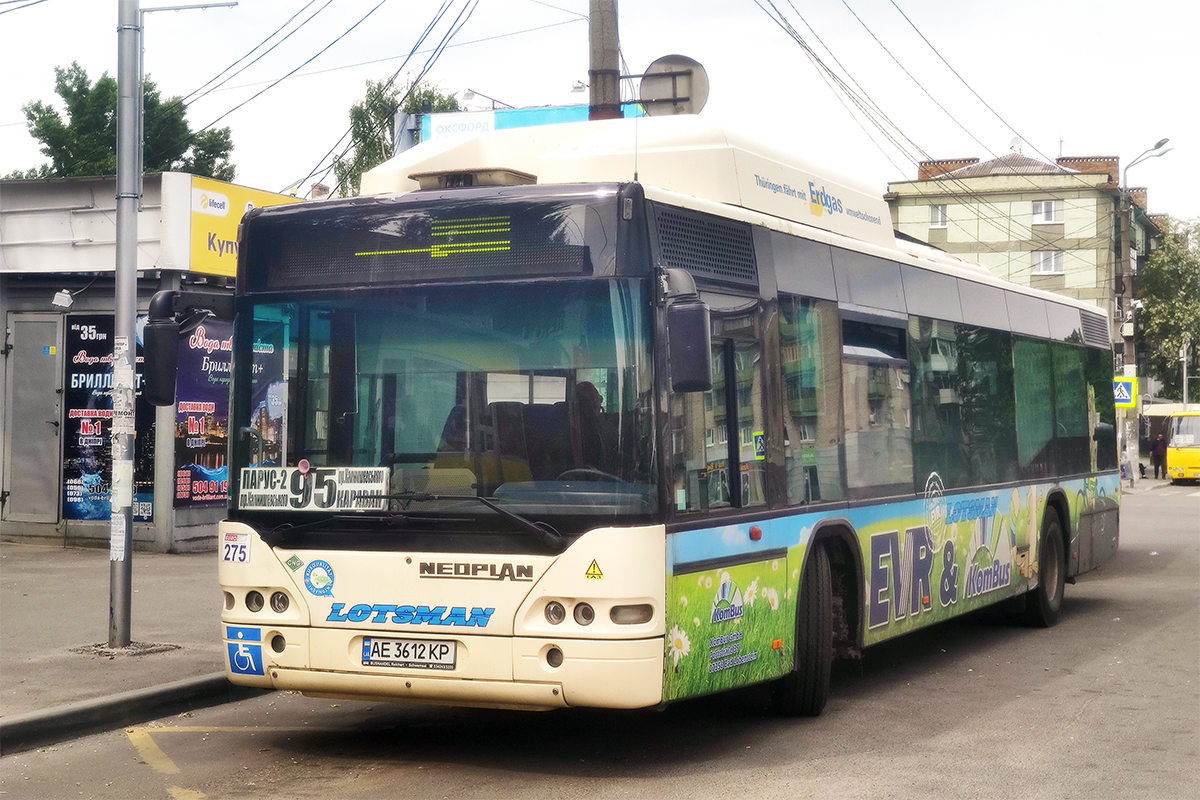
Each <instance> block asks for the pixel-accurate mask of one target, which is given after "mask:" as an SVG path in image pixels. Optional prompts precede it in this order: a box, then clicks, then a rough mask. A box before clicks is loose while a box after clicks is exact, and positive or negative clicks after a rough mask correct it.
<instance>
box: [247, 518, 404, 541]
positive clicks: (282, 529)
mask: <svg viewBox="0 0 1200 800" xmlns="http://www.w3.org/2000/svg"><path fill="white" fill-rule="evenodd" d="M408 520H409V516H408V515H407V514H389V515H388V516H386V517H366V516H359V515H354V514H330V515H328V516H325V517H321V518H320V519H314V520H309V521H308V522H302V523H300V524H299V525H293V524H291V523H288V522H285V523H283V524H282V525H276V526H275V527H274V528H272V529H271V530H269V531H267V532H265V533H263V534H261V535H262V538H263V541H264V542H266V543H267V544H269V545H271V546H272V547H275V546H276V545H278V544H281V543H282V542H283V540H284V539H285V538H286V537H288V536H290V535H292V534H294V533H302V532H304V531H309V530H312V529H314V528H320V527H323V526H325V525H328V524H330V523H331V522H359V523H361V522H364V521H378V522H387V523H403V522H408Z"/></svg>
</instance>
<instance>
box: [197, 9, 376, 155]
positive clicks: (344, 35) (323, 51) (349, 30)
mask: <svg viewBox="0 0 1200 800" xmlns="http://www.w3.org/2000/svg"><path fill="white" fill-rule="evenodd" d="M387 1H388V0H379V2H378V3H376V4H375V5H374V6H373V7H372V8H371V10H370V11H368V12H367V13H366V14H364V15H363V16H362V17H361V18H360V19H359V20H358V21H357V22H355V23H354V24H353V25H351V26H350V27H349V28H347V29H346V30H345V31H344V32H343V33H342V34H341V35H340V36H338V37H337V38H336V39H334V40H333V41H332V42H330V43H329V44H327V45H325V46H324V47H322V48H321V49H320V50H318V51H317V52H316V54H315V55H313V56H312V57H311V58H309V59H308V60H307V61H305V62H304V63H303V64H301V65H300V66H298V67H296V68H295V69H294V70H292V71H291V72H289V73H288V74H287V75H284V76H283V77H282V78H279V79H278V80H276V81H275V82H273V83H272V84H271V85H270V86H268V87H267V88H265V89H263V90H262V91H261V92H258V93H256V94H254V95H253V96H251V97H249V98H247V99H246V100H243V101H242V102H240V103H238V104H237V105H236V106H234V107H233V108H231V109H229V110H228V111H226V112H225V113H224V114H222V115H221V116H219V117H217V118H216V119H214V120H213V121H212V122H210V123H208V124H207V125H205V126H204V127H203V128H201V129H200V130H198V131H196V132H195V133H193V134H192V138H195V137H196V136H198V135H199V134H201V133H204V132H205V131H206V130H208V129H209V128H211V127H212V126H214V125H216V124H217V123H218V122H220V121H221V120H223V119H225V118H226V117H228V116H229V115H230V114H232V113H233V112H235V111H237V110H238V109H239V108H241V107H242V106H244V105H246V104H247V103H249V102H250V101H252V100H256V99H258V98H259V97H261V96H262V95H264V94H266V93H267V92H268V91H270V90H271V89H273V88H275V87H276V86H278V85H279V84H280V83H282V82H283V81H285V80H287V79H288V78H290V77H291V76H292V75H294V74H296V73H297V72H299V71H300V70H301V69H303V68H304V67H306V66H308V65H309V64H311V63H312V62H313V61H315V60H316V59H317V58H319V57H320V56H321V55H322V54H324V53H325V52H326V51H327V50H328V49H329V48H331V47H333V46H334V45H335V44H337V43H338V42H340V41H341V40H342V39H344V38H346V36H347V35H349V34H350V32H351V31H353V30H354V29H355V28H357V27H358V26H359V25H361V24H363V23H364V22H366V21H367V18H368V17H370V16H371V15H372V14H374V13H375V12H376V11H378V10H379V7H380V6H382V5H383V4H384V3H386V2H387Z"/></svg>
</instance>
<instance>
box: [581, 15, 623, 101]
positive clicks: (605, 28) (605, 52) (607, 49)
mask: <svg viewBox="0 0 1200 800" xmlns="http://www.w3.org/2000/svg"><path fill="white" fill-rule="evenodd" d="M588 39H589V43H590V48H589V58H588V86H589V89H590V92H589V106H590V108H589V110H588V119H620V118H621V69H620V51H619V49H618V45H617V0H591V2H590V4H589V7H588Z"/></svg>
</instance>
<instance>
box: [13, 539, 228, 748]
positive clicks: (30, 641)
mask: <svg viewBox="0 0 1200 800" xmlns="http://www.w3.org/2000/svg"><path fill="white" fill-rule="evenodd" d="M132 573H133V596H132V608H131V611H130V620H131V625H130V635H131V638H132V640H133V643H134V644H135V645H138V646H139V647H131V648H129V649H128V650H126V651H124V652H120V653H119V654H110V653H106V652H103V651H104V650H106V649H107V644H108V614H109V574H110V562H109V560H108V551H107V550H92V549H73V548H68V549H64V548H57V547H47V546H44V545H23V544H13V543H7V542H5V543H0V751H2V752H3V754H8V753H10V752H15V751H16V750H19V749H25V748H26V747H29V746H36V744H43V743H48V742H51V741H61V740H63V739H67V738H71V737H72V736H78V735H83V734H85V733H90V732H93V731H96V730H104V729H111V728H115V727H120V726H122V725H125V724H132V723H133V722H136V721H141V720H145V719H150V718H153V717H154V716H158V715H165V714H169V713H173V712H176V711H182V710H185V709H186V708H196V707H199V706H202V705H208V704H212V703H214V702H222V701H224V700H227V699H232V698H233V697H236V696H243V695H242V694H240V693H239V690H238V687H234V686H232V684H230V683H229V682H228V681H227V680H226V679H225V676H224V660H223V652H222V648H221V641H220V636H221V628H220V618H221V588H220V585H219V584H218V583H217V557H216V555H215V554H213V553H201V554H194V555H164V554H158V553H134V554H133V562H132ZM97 645H99V646H100V647H99V648H97V647H96V646H97ZM146 645H166V646H168V647H163V648H157V647H154V648H151V647H145V646H146ZM89 648H91V649H90V650H89ZM138 650H140V652H138V653H137V654H136V655H134V654H132V653H134V652H136V651H138Z"/></svg>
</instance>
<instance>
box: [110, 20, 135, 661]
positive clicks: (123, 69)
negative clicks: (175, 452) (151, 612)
mask: <svg viewBox="0 0 1200 800" xmlns="http://www.w3.org/2000/svg"><path fill="white" fill-rule="evenodd" d="M117 14H118V22H117V263H116V296H115V298H114V300H115V302H114V305H113V330H114V336H113V381H112V401H113V422H112V517H111V523H110V530H109V548H108V560H109V606H108V646H109V647H114V648H115V647H128V646H129V641H130V636H129V627H130V625H129V619H130V604H131V599H132V595H133V592H132V587H133V562H132V561H131V556H132V555H133V441H134V392H135V386H134V373H133V365H134V359H135V347H136V340H135V338H134V325H135V323H136V316H137V214H138V202H139V200H140V194H141V191H140V188H139V187H140V183H141V176H140V175H139V174H138V167H139V165H140V163H141V158H140V157H139V154H138V149H139V148H138V129H139V127H140V126H139V123H138V119H139V117H140V116H141V109H139V108H138V97H140V96H141V87H140V86H139V84H140V83H141V81H140V80H138V64H139V62H140V60H141V59H140V54H139V51H140V49H141V33H142V30H141V25H140V23H141V9H140V8H139V2H138V0H121V2H120V6H119V8H118V11H117Z"/></svg>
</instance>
